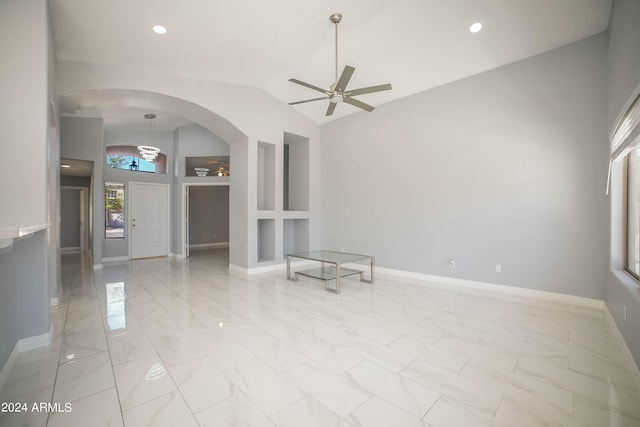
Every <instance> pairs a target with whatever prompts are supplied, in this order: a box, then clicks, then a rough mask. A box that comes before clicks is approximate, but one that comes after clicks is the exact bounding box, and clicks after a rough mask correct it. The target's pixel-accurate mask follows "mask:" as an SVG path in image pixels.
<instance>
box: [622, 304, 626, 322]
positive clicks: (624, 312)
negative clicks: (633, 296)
mask: <svg viewBox="0 0 640 427" xmlns="http://www.w3.org/2000/svg"><path fill="white" fill-rule="evenodd" d="M622 312H623V314H624V320H627V306H626V305H625V306H622Z"/></svg>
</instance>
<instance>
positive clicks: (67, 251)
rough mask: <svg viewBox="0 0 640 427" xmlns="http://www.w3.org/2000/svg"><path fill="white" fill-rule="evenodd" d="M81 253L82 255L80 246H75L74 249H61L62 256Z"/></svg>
mask: <svg viewBox="0 0 640 427" xmlns="http://www.w3.org/2000/svg"><path fill="white" fill-rule="evenodd" d="M79 253H80V246H74V247H68V248H60V254H62V255H67V254H79Z"/></svg>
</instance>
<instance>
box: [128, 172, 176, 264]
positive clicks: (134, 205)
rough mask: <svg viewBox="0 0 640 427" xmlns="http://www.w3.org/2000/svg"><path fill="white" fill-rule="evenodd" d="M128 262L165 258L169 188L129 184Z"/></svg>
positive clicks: (166, 250) (156, 185) (166, 186)
mask: <svg viewBox="0 0 640 427" xmlns="http://www.w3.org/2000/svg"><path fill="white" fill-rule="evenodd" d="M129 205H130V206H131V216H130V218H131V220H130V221H129V230H130V232H129V238H130V239H131V246H130V247H131V258H147V257H157V256H167V255H169V186H168V185H165V184H142V183H133V182H132V183H130V184H129Z"/></svg>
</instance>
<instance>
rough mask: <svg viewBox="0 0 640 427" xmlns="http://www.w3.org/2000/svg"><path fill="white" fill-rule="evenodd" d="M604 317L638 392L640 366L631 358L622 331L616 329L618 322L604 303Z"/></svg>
mask: <svg viewBox="0 0 640 427" xmlns="http://www.w3.org/2000/svg"><path fill="white" fill-rule="evenodd" d="M604 317H605V318H606V319H607V323H609V326H610V327H611V329H612V330H613V335H614V336H615V338H616V340H617V342H618V346H619V347H620V350H621V351H622V357H623V358H624V361H625V363H626V365H627V367H628V368H629V371H630V372H631V376H632V377H633V379H634V381H635V384H636V391H637V392H638V393H640V368H638V364H637V363H636V361H635V359H634V358H633V354H631V350H629V346H628V345H627V342H626V341H625V340H624V336H622V332H620V329H618V324H617V323H616V321H615V319H614V318H613V315H612V314H611V312H610V311H609V307H608V306H607V305H606V304H605V306H604Z"/></svg>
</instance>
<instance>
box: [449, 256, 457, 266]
mask: <svg viewBox="0 0 640 427" xmlns="http://www.w3.org/2000/svg"><path fill="white" fill-rule="evenodd" d="M449 268H456V260H455V259H453V258H451V259H450V260H449Z"/></svg>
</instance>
